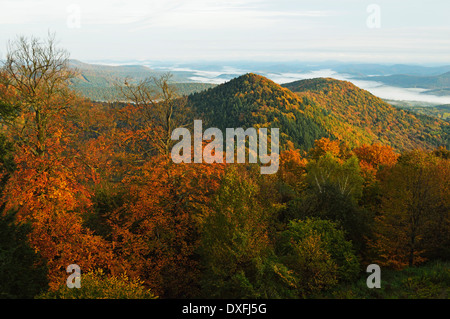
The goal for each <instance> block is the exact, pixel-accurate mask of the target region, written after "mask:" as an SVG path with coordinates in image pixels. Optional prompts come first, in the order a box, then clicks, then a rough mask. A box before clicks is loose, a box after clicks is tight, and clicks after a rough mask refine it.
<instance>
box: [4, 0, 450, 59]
mask: <svg viewBox="0 0 450 319" xmlns="http://www.w3.org/2000/svg"><path fill="white" fill-rule="evenodd" d="M449 14H450V1H448V0H428V1H425V0H422V1H420V0H390V1H384V0H382V1H381V0H373V1H365V0H342V1H341V0H339V1H338V0H310V1H309V0H305V1H304V0H292V1H289V0H276V1H275V0H227V1H225V0H180V1H177V0H158V1H156V0H145V1H144V0H127V1H110V0H108V1H107V0H100V1H95V0H79V1H77V0H72V1H65V0H0V56H4V53H5V50H6V49H5V48H6V42H7V40H8V39H13V38H14V37H16V35H18V34H22V35H36V36H39V37H42V36H45V35H46V34H47V32H48V31H49V30H50V31H53V32H56V36H57V38H58V39H59V40H60V44H61V46H63V47H65V48H66V49H68V50H69V51H70V53H71V57H72V58H74V59H79V60H82V61H87V62H88V61H99V60H172V61H189V60H248V59H251V60H265V61H284V60H300V61H323V60H340V61H346V62H384V63H419V64H433V63H434V64H449V63H450V19H449Z"/></svg>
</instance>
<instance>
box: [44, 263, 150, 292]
mask: <svg viewBox="0 0 450 319" xmlns="http://www.w3.org/2000/svg"><path fill="white" fill-rule="evenodd" d="M37 298H38V299H156V298H158V297H156V296H155V295H154V294H153V293H152V292H151V291H150V290H149V289H147V288H145V287H144V286H143V285H142V282H141V281H139V279H136V278H130V277H128V276H127V275H126V274H121V275H120V276H111V275H106V274H105V273H104V272H103V271H102V270H98V271H95V272H88V273H86V274H84V273H82V274H81V288H68V287H67V285H66V284H64V285H61V286H60V287H59V288H58V289H57V290H56V291H48V292H46V293H43V294H41V295H39V296H38V297H37Z"/></svg>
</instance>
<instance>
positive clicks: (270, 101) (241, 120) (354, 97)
mask: <svg viewBox="0 0 450 319" xmlns="http://www.w3.org/2000/svg"><path fill="white" fill-rule="evenodd" d="M294 92H295V93H294ZM189 101H190V104H191V106H192V107H193V108H194V110H195V111H196V113H197V116H198V117H201V118H202V119H203V120H204V121H206V122H207V123H208V124H207V125H208V127H211V126H214V127H218V128H220V129H222V130H224V129H225V128H226V127H244V128H245V127H250V126H254V127H279V128H280V133H281V136H282V144H283V142H286V141H287V140H290V141H292V142H293V143H294V144H295V145H296V146H297V147H299V148H302V149H305V150H307V149H309V148H310V147H312V146H313V144H314V141H315V140H316V139H319V138H321V137H330V138H335V139H340V140H344V141H346V142H347V143H348V144H349V145H350V146H357V145H361V144H363V143H373V142H375V141H378V142H381V143H383V144H387V145H391V146H393V147H394V148H396V149H398V150H400V151H403V150H407V149H413V148H425V149H432V148H435V147H437V146H441V145H446V146H447V147H448V136H449V131H450V130H449V125H448V123H446V122H444V121H442V120H439V119H436V118H432V117H427V116H423V115H417V114H414V113H411V112H408V111H405V110H400V109H398V108H396V107H393V106H391V105H389V104H387V103H385V102H384V101H382V100H381V99H379V98H377V97H376V96H374V95H372V94H371V93H369V92H367V91H365V90H362V89H360V88H358V87H356V86H355V85H353V84H352V83H350V82H346V81H338V80H334V79H329V78H317V79H310V80H302V81H296V82H293V83H289V84H285V85H283V86H280V85H278V84H276V83H275V82H273V81H271V80H269V79H267V78H265V77H262V76H259V75H256V74H253V73H249V74H246V75H243V76H240V77H238V78H235V79H233V80H231V81H229V82H227V83H224V84H222V85H219V86H217V87H215V88H212V89H209V90H207V91H203V92H200V93H195V94H193V95H191V96H190V97H189Z"/></svg>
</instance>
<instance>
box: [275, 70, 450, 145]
mask: <svg viewBox="0 0 450 319" xmlns="http://www.w3.org/2000/svg"><path fill="white" fill-rule="evenodd" d="M283 86H284V87H286V88H288V89H290V90H291V91H293V92H295V93H296V94H297V95H298V96H299V97H300V98H301V99H303V100H304V101H308V102H309V103H311V104H313V105H314V106H315V107H316V108H320V109H322V110H325V112H326V113H327V115H328V116H326V117H325V118H324V119H323V121H324V124H325V125H326V126H327V127H329V128H330V129H332V130H333V133H334V135H335V136H336V137H338V138H340V139H346V140H347V139H348V140H351V141H360V142H369V141H380V142H382V143H383V144H390V145H391V146H393V147H394V148H396V149H398V150H407V149H413V148H425V149H430V148H434V147H437V146H443V145H444V146H447V147H448V146H449V133H450V127H449V124H448V123H447V122H445V121H442V120H440V119H437V118H434V117H429V116H425V115H419V114H416V113H412V112H409V111H406V110H401V109H399V108H396V107H394V106H392V105H390V104H388V103H386V102H384V101H383V100H382V99H380V98H378V97H376V96H374V95H373V94H371V93H370V92H368V91H366V90H363V89H360V88H358V87H357V86H355V85H354V84H352V83H350V82H348V81H338V80H335V79H330V78H317V79H310V80H302V81H296V82H292V83H288V84H285V85H283Z"/></svg>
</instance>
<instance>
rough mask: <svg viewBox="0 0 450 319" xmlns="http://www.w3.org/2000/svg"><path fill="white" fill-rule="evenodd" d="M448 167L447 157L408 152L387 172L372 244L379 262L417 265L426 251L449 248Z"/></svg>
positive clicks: (424, 256)
mask: <svg viewBox="0 0 450 319" xmlns="http://www.w3.org/2000/svg"><path fill="white" fill-rule="evenodd" d="M449 165H450V162H449V160H448V159H443V158H439V157H436V156H434V155H433V153H428V152H425V151H411V152H407V153H404V154H402V156H401V157H400V158H399V160H398V163H397V164H396V165H395V166H394V167H392V168H391V169H390V170H389V171H388V173H387V174H386V176H385V177H384V179H383V180H382V185H381V187H382V196H383V197H382V206H381V215H380V216H378V217H377V219H376V229H375V232H376V239H375V241H374V242H373V246H374V247H375V249H376V250H377V251H378V254H379V262H380V263H381V264H384V265H388V266H391V267H393V268H403V267H405V266H407V265H409V266H412V265H416V264H419V263H421V262H423V261H424V260H425V258H426V256H427V255H428V254H429V253H431V252H433V251H434V255H436V251H439V250H440V252H441V253H442V252H444V251H445V249H442V248H444V247H445V246H447V247H448V243H449V236H448V234H449V213H450V203H449V198H450V188H449V180H450V177H449V176H450V175H449V174H450V166H449ZM432 255H433V254H432ZM446 255H447V256H448V252H447V254H446ZM443 256H444V255H443ZM444 258H445V257H444Z"/></svg>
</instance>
